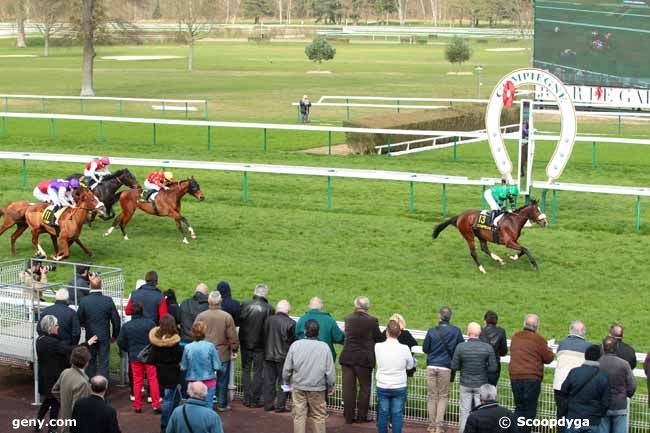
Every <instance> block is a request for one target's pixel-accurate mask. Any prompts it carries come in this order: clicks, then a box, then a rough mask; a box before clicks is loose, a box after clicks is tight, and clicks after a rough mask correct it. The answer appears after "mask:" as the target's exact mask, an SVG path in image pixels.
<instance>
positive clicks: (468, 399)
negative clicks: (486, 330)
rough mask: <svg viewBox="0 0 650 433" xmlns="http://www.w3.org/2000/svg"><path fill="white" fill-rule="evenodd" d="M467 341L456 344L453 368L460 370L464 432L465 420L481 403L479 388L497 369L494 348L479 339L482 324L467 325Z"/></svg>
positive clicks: (462, 426)
mask: <svg viewBox="0 0 650 433" xmlns="http://www.w3.org/2000/svg"><path fill="white" fill-rule="evenodd" d="M467 336H468V339H467V341H465V342H463V343H460V344H459V345H458V346H456V350H455V351H454V356H453V358H452V360H451V369H452V370H453V371H460V422H459V426H458V431H459V432H460V433H463V432H464V430H465V422H466V421H467V417H468V416H469V413H470V411H471V410H472V407H475V406H478V405H479V404H480V397H479V389H480V388H481V386H483V385H485V384H486V383H488V374H489V373H495V372H496V371H497V361H496V356H495V355H494V349H492V346H490V345H489V344H487V343H484V342H482V341H481V340H479V337H480V336H481V325H479V324H478V323H475V322H472V323H470V324H469V325H467Z"/></svg>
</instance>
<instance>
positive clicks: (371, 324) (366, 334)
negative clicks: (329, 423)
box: [339, 296, 386, 424]
mask: <svg viewBox="0 0 650 433" xmlns="http://www.w3.org/2000/svg"><path fill="white" fill-rule="evenodd" d="M369 307H370V301H369V300H368V298H367V297H365V296H357V297H356V298H355V299H354V312H353V313H352V314H350V315H349V316H348V317H346V318H345V333H346V337H345V343H344V344H343V351H342V352H341V359H340V360H339V363H340V364H341V372H342V379H343V415H344V417H345V422H346V424H352V423H353V422H369V421H371V420H370V419H368V406H369V405H370V388H371V384H372V369H373V368H374V367H375V343H381V342H383V341H385V340H386V337H385V336H384V335H383V334H382V333H381V331H380V330H379V322H378V321H377V318H375V317H373V316H371V315H369V314H368V308H369ZM357 383H358V385H359V394H358V396H357ZM355 409H356V411H357V413H356V417H355Z"/></svg>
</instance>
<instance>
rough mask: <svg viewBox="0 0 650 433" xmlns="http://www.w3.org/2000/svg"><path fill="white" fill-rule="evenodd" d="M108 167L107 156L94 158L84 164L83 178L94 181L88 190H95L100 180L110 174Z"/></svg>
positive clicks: (109, 163)
mask: <svg viewBox="0 0 650 433" xmlns="http://www.w3.org/2000/svg"><path fill="white" fill-rule="evenodd" d="M110 165H111V160H110V159H108V156H102V157H101V158H95V159H93V160H92V161H90V162H89V163H88V164H86V168H85V169H84V176H85V177H89V178H91V179H92V180H94V181H95V183H94V184H93V185H91V186H90V189H95V187H96V186H97V185H99V183H100V182H101V181H102V178H103V177H104V176H106V175H109V174H111V172H110V171H108V167H109V166H110Z"/></svg>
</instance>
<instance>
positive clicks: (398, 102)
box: [397, 99, 399, 113]
mask: <svg viewBox="0 0 650 433" xmlns="http://www.w3.org/2000/svg"><path fill="white" fill-rule="evenodd" d="M397 112H398V113H399V99H398V100H397Z"/></svg>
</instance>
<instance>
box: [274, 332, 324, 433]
mask: <svg viewBox="0 0 650 433" xmlns="http://www.w3.org/2000/svg"><path fill="white" fill-rule="evenodd" d="M318 332H319V330H318V322H317V321H315V320H313V319H310V320H308V321H307V323H305V337H306V338H305V339H304V340H298V341H296V342H295V343H293V344H292V345H291V347H290V348H289V352H287V359H286V361H285V362H284V367H283V369H282V381H283V382H284V383H285V384H290V385H291V397H292V401H293V433H305V431H306V424H307V422H309V423H310V424H311V425H312V426H313V431H314V432H316V433H325V417H326V416H327V406H326V403H325V394H329V395H331V394H333V393H334V385H335V384H336V367H335V366H334V359H333V358H332V353H331V351H330V350H329V348H328V347H327V344H325V343H323V342H322V341H318Z"/></svg>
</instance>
